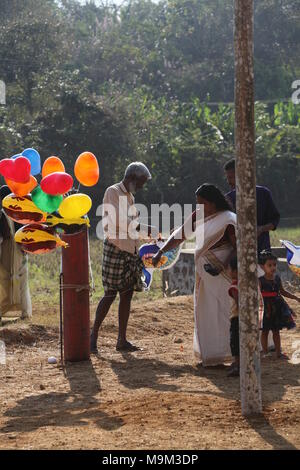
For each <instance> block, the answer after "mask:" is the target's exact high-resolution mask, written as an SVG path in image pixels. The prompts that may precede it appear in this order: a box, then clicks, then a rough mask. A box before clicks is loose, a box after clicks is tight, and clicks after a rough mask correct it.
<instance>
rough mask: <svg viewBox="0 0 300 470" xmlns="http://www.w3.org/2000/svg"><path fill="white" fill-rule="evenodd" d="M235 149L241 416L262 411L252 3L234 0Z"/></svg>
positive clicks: (248, 0)
mask: <svg viewBox="0 0 300 470" xmlns="http://www.w3.org/2000/svg"><path fill="white" fill-rule="evenodd" d="M234 43H235V145H236V186H237V188H236V189H237V219H238V237H237V249H238V250H237V251H238V275H239V321H240V384H241V402H242V414H243V415H251V414H254V413H260V412H261V411H262V403H261V380H260V348H259V327H258V279H257V216H256V189H255V188H256V176H255V172H256V165H255V127H254V71H253V0H235V36H234Z"/></svg>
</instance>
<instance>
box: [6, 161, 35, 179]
mask: <svg viewBox="0 0 300 470" xmlns="http://www.w3.org/2000/svg"><path fill="white" fill-rule="evenodd" d="M30 169H31V163H30V161H29V160H28V158H25V157H18V158H16V159H15V160H12V159H10V158H4V160H1V161H0V174H1V175H2V176H4V178H5V179H6V178H7V179H9V180H11V181H15V183H28V182H29V181H30Z"/></svg>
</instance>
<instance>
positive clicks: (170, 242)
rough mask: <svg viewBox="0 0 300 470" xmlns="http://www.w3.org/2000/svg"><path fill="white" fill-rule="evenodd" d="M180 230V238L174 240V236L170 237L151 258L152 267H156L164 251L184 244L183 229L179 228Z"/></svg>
mask: <svg viewBox="0 0 300 470" xmlns="http://www.w3.org/2000/svg"><path fill="white" fill-rule="evenodd" d="M181 229H182V237H181V238H178V237H176V238H175V235H172V236H171V237H170V238H169V239H168V240H167V241H166V243H165V244H164V245H163V246H162V247H161V248H160V250H159V251H158V252H157V253H156V255H154V256H153V258H152V264H153V266H156V265H157V264H158V263H159V261H160V258H161V257H162V255H163V253H165V252H166V251H170V250H173V248H177V246H179V245H181V243H182V242H184V240H185V236H184V231H183V227H181Z"/></svg>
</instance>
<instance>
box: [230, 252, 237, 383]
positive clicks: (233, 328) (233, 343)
mask: <svg viewBox="0 0 300 470" xmlns="http://www.w3.org/2000/svg"><path fill="white" fill-rule="evenodd" d="M229 274H230V277H231V281H232V282H231V286H230V288H229V290H228V294H229V295H230V298H231V309H230V349H231V354H232V356H233V363H232V366H231V370H230V372H229V373H228V377H238V376H239V375H240V335H239V293H238V269H237V257H236V256H235V257H233V258H231V260H230V262H229Z"/></svg>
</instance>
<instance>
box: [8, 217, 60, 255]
mask: <svg viewBox="0 0 300 470" xmlns="http://www.w3.org/2000/svg"><path fill="white" fill-rule="evenodd" d="M15 242H16V243H17V244H18V245H20V246H21V247H22V249H23V250H24V251H26V252H27V253H34V254H42V253H48V252H49V251H52V250H55V249H56V248H58V247H60V246H62V247H64V248H67V246H68V244H67V243H66V242H64V241H63V240H61V239H60V238H59V237H58V236H57V235H55V233H54V230H53V229H51V228H49V227H48V226H47V225H43V224H29V225H25V226H24V227H22V228H20V229H19V230H18V231H17V232H16V234H15Z"/></svg>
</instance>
